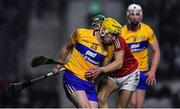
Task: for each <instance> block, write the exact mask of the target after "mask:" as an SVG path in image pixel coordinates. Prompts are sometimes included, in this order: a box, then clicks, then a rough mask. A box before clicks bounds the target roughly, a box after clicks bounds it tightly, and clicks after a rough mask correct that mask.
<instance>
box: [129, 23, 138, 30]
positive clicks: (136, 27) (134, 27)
mask: <svg viewBox="0 0 180 109" xmlns="http://www.w3.org/2000/svg"><path fill="white" fill-rule="evenodd" d="M127 27H128V30H131V31H137V30H139V29H140V27H141V25H140V24H138V25H137V26H132V25H131V24H128V25H127Z"/></svg>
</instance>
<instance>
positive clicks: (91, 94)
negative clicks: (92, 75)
mask: <svg viewBox="0 0 180 109" xmlns="http://www.w3.org/2000/svg"><path fill="white" fill-rule="evenodd" d="M63 85H64V89H65V92H66V96H67V97H68V98H69V99H70V100H71V98H70V93H73V92H75V91H77V90H83V91H85V93H86V95H87V97H88V99H89V100H90V101H97V102H98V98H97V92H96V87H95V85H94V84H93V83H91V82H88V81H85V80H82V79H80V78H78V77H77V76H76V75H74V74H73V73H72V72H71V71H69V70H66V71H65V72H64V76H63Z"/></svg>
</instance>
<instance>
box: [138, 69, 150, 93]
mask: <svg viewBox="0 0 180 109" xmlns="http://www.w3.org/2000/svg"><path fill="white" fill-rule="evenodd" d="M146 73H147V71H140V80H139V83H138V85H137V87H136V89H141V90H146V89H147V88H148V84H147V83H146V80H147V76H146V75H145V74H146Z"/></svg>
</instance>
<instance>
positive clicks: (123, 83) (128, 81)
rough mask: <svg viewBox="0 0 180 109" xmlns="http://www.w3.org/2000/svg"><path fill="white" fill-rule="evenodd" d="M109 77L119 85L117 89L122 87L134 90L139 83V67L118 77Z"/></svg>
mask: <svg viewBox="0 0 180 109" xmlns="http://www.w3.org/2000/svg"><path fill="white" fill-rule="evenodd" d="M109 78H110V79H112V80H113V81H114V82H115V83H116V84H117V85H118V86H119V91H120V90H122V89H124V90H128V91H134V90H135V89H136V86H137V85H138V83H139V79H140V72H139V69H136V70H135V71H134V72H132V73H131V74H129V75H126V76H124V77H119V78H117V77H109Z"/></svg>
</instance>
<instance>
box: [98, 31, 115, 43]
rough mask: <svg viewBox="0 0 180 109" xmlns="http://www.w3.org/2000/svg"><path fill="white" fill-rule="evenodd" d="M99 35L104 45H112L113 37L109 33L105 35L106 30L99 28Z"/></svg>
mask: <svg viewBox="0 0 180 109" xmlns="http://www.w3.org/2000/svg"><path fill="white" fill-rule="evenodd" d="M100 35H101V38H102V41H103V43H104V44H105V45H112V43H113V39H114V36H113V35H112V34H111V33H107V30H106V29H104V28H101V30H100Z"/></svg>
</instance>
